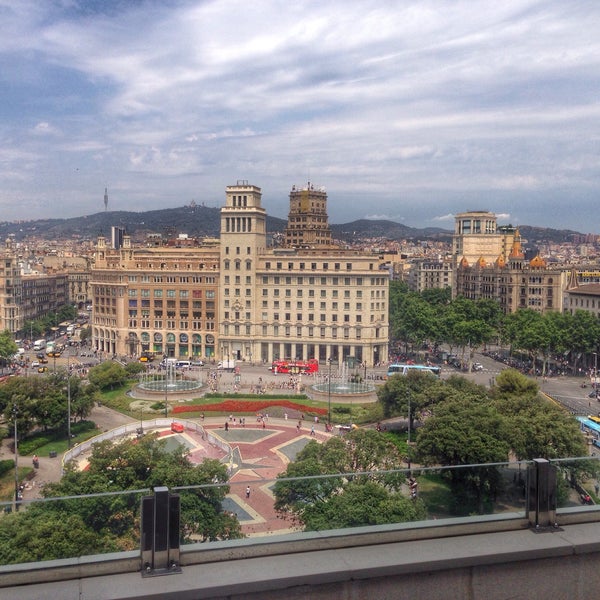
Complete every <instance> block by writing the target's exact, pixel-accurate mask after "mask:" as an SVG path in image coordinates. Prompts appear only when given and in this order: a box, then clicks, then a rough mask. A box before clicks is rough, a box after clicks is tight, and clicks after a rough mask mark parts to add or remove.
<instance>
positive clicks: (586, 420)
mask: <svg viewBox="0 0 600 600" xmlns="http://www.w3.org/2000/svg"><path fill="white" fill-rule="evenodd" d="M577 420H578V421H579V422H580V423H581V430H582V431H583V432H584V433H588V434H589V435H591V436H592V444H593V445H594V446H597V447H600V439H599V438H600V418H599V417H595V416H593V415H589V416H587V417H577Z"/></svg>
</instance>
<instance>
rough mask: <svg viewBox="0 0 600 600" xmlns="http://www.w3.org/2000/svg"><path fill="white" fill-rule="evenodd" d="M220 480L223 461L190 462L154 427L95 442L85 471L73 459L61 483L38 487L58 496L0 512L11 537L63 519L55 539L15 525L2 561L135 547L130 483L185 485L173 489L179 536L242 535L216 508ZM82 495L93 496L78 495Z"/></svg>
mask: <svg viewBox="0 0 600 600" xmlns="http://www.w3.org/2000/svg"><path fill="white" fill-rule="evenodd" d="M227 480H228V474H227V468H226V466H225V465H223V464H221V463H220V462H219V461H217V460H213V459H209V460H205V461H204V462H203V463H201V464H199V465H193V464H192V463H190V461H189V460H188V459H187V451H186V449H185V448H184V447H183V446H179V447H177V448H175V449H174V450H172V451H168V450H167V448H166V444H165V441H164V440H161V439H159V438H158V435H157V434H152V435H147V436H144V437H143V438H141V439H139V440H129V439H125V440H121V441H119V442H117V443H112V442H111V441H108V440H107V441H104V442H100V443H98V444H95V445H94V446H93V450H92V454H91V456H90V459H89V467H88V468H87V469H86V470H85V471H79V470H77V469H76V467H75V465H74V464H70V465H67V469H66V472H65V475H64V476H63V478H62V479H61V481H60V482H57V483H49V484H47V485H46V486H44V490H43V495H44V496H45V497H47V498H56V497H60V498H63V499H61V500H53V501H52V502H41V503H36V504H34V505H32V506H31V507H29V508H28V509H27V511H23V512H20V513H18V514H17V515H14V516H13V517H12V518H11V519H0V540H2V541H4V540H9V538H10V539H12V536H14V535H15V532H16V531H21V530H23V529H31V530H32V531H34V532H37V533H39V534H40V535H41V534H42V532H44V531H46V527H45V525H44V524H45V523H49V524H57V523H61V522H62V523H64V525H62V526H57V532H59V533H57V535H59V536H60V540H59V541H57V542H56V544H55V545H53V546H51V545H50V542H49V541H48V540H50V539H56V536H55V535H54V534H50V533H48V534H47V535H46V538H48V539H44V540H41V541H40V540H39V539H38V538H37V536H35V535H27V534H26V533H25V532H22V533H21V534H20V535H19V536H17V539H18V540H19V544H20V546H19V551H18V552H16V553H15V556H12V555H11V554H10V553H9V552H8V551H6V552H4V547H3V551H2V552H3V556H4V559H5V562H6V563H13V562H27V561H31V560H47V559H49V558H67V557H72V556H78V555H80V554H93V553H98V552H110V551H117V550H131V549H134V548H136V547H139V518H140V515H139V506H140V495H139V492H138V491H136V490H140V489H147V488H153V487H157V486H163V485H164V486H168V487H174V486H190V489H186V490H182V491H180V492H179V493H180V497H181V527H182V530H181V537H182V539H183V540H184V541H189V540H190V539H192V538H193V539H194V540H219V539H230V538H238V537H241V532H240V526H239V522H238V521H237V518H236V517H235V516H234V515H232V514H230V513H225V512H223V510H222V507H221V503H222V501H223V499H224V497H225V495H226V494H227V492H228V491H229V488H228V486H227V485H226V482H227ZM219 484H221V485H219ZM201 486H205V487H201ZM127 490H132V492H130V493H127ZM104 492H115V493H114V494H105V493H104ZM119 492H124V493H119ZM89 494H99V495H98V496H95V497H86V498H82V497H81V496H82V495H89ZM67 525H68V526H67ZM9 547H10V548H12V545H10V544H9Z"/></svg>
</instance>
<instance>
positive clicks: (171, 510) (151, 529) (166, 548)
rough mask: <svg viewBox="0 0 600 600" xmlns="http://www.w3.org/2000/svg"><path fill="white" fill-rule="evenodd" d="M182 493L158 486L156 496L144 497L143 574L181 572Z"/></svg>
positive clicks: (141, 524)
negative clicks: (180, 522) (175, 492)
mask: <svg viewBox="0 0 600 600" xmlns="http://www.w3.org/2000/svg"><path fill="white" fill-rule="evenodd" d="M179 500H180V499H179V494H171V493H170V492H169V488H167V487H164V486H161V487H156V488H154V495H153V496H144V497H143V498H142V510H141V520H140V533H141V540H140V550H141V559H142V577H151V576H156V575H170V574H172V573H180V572H181V567H180V566H179V521H180V501H179Z"/></svg>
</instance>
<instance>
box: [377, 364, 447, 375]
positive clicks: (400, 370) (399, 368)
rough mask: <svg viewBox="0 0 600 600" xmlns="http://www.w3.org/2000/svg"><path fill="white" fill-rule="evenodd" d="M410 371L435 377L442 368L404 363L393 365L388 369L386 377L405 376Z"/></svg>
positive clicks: (440, 372)
mask: <svg viewBox="0 0 600 600" xmlns="http://www.w3.org/2000/svg"><path fill="white" fill-rule="evenodd" d="M410 371H416V372H418V373H431V374H432V375H435V376H436V377H439V376H440V375H441V374H442V367H438V366H436V365H409V364H406V363H393V364H391V365H390V366H389V367H388V370H387V376H388V377H391V376H392V375H406V374H407V373H409V372H410Z"/></svg>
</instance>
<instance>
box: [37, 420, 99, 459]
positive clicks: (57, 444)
mask: <svg viewBox="0 0 600 600" xmlns="http://www.w3.org/2000/svg"><path fill="white" fill-rule="evenodd" d="M75 430H76V426H74V427H73V428H72V429H71V431H72V432H73V434H72V435H73V437H72V438H71V446H74V445H75V444H79V443H81V442H84V441H85V440H89V439H90V438H93V437H94V436H96V435H99V434H100V433H102V432H101V431H100V430H99V429H90V430H88V431H82V432H79V433H75ZM68 447H69V444H68V440H67V438H66V437H64V438H59V439H56V440H53V441H51V442H48V443H47V444H44V445H43V446H40V447H39V448H38V449H37V450H36V451H35V453H36V454H37V455H39V456H48V455H49V454H50V451H51V450H53V451H55V452H56V453H57V454H62V453H63V452H66V451H67V450H68Z"/></svg>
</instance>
